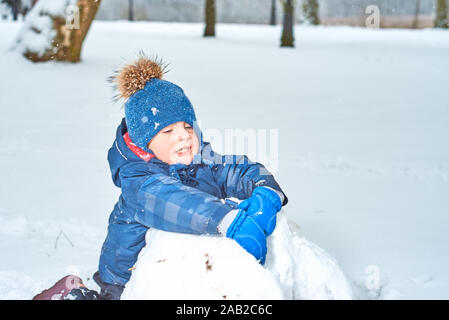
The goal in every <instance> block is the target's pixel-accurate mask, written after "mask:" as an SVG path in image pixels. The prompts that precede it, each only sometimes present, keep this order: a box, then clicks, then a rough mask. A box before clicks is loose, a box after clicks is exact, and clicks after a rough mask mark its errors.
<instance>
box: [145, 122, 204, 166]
mask: <svg viewBox="0 0 449 320" xmlns="http://www.w3.org/2000/svg"><path fill="white" fill-rule="evenodd" d="M148 149H151V151H153V153H154V155H155V156H156V157H157V158H158V159H159V160H161V161H164V162H165V163H168V164H175V163H183V164H185V165H189V164H190V163H191V162H192V160H193V156H194V155H195V154H197V153H198V150H199V141H198V137H197V136H196V134H195V132H194V130H193V128H192V126H191V125H189V124H188V123H186V122H183V121H180V122H176V123H173V124H171V125H169V126H167V127H165V128H164V129H162V130H161V131H159V132H158V134H157V135H156V136H155V137H154V138H153V139H151V141H150V143H148Z"/></svg>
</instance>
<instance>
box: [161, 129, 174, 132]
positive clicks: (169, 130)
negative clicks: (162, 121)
mask: <svg viewBox="0 0 449 320" xmlns="http://www.w3.org/2000/svg"><path fill="white" fill-rule="evenodd" d="M162 132H163V133H170V132H172V130H171V129H168V130H165V131H162Z"/></svg>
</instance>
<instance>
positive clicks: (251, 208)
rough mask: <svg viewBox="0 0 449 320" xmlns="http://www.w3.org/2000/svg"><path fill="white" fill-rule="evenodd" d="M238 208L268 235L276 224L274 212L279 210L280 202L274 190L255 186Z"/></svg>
mask: <svg viewBox="0 0 449 320" xmlns="http://www.w3.org/2000/svg"><path fill="white" fill-rule="evenodd" d="M239 208H240V209H243V210H245V211H246V213H247V215H248V216H250V217H252V218H253V219H254V220H255V222H256V223H257V224H258V225H259V226H260V227H261V228H262V229H263V230H264V232H265V235H266V236H269V235H270V234H271V233H272V232H273V230H274V227H275V226H276V214H277V213H278V212H279V210H281V208H282V202H281V197H280V196H279V194H277V192H276V191H274V190H272V189H270V188H266V187H257V188H255V189H254V190H253V193H252V195H251V197H249V198H248V199H246V200H244V201H242V202H241V203H240V204H239Z"/></svg>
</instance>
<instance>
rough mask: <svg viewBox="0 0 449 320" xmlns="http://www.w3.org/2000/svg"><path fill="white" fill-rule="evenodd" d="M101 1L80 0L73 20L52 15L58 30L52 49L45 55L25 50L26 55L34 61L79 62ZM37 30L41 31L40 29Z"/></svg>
mask: <svg viewBox="0 0 449 320" xmlns="http://www.w3.org/2000/svg"><path fill="white" fill-rule="evenodd" d="M100 2H101V0H78V2H77V5H76V6H75V7H73V9H74V14H73V16H72V18H73V21H67V22H66V17H64V16H50V18H51V19H52V21H53V29H54V30H55V31H56V36H55V37H54V38H53V41H52V43H51V46H52V47H51V49H50V50H47V51H46V52H45V53H44V54H43V55H40V54H38V53H36V52H33V51H28V50H27V51H26V52H24V56H25V57H26V58H28V59H30V60H32V61H33V62H42V61H49V60H56V61H69V62H79V61H80V58H81V47H82V45H83V41H84V39H85V38H86V35H87V32H88V31H89V28H90V26H91V23H92V21H93V19H94V18H95V15H96V13H97V10H98V7H99V5H100ZM44 14H45V13H44ZM47 14H48V13H47ZM36 31H37V32H39V30H36Z"/></svg>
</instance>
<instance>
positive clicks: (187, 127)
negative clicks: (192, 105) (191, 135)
mask: <svg viewBox="0 0 449 320" xmlns="http://www.w3.org/2000/svg"><path fill="white" fill-rule="evenodd" d="M184 128H186V129H193V128H192V127H191V126H190V125H186V126H185V127H184Z"/></svg>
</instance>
